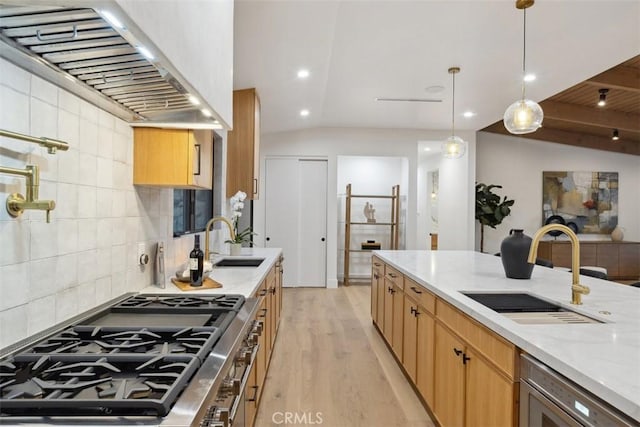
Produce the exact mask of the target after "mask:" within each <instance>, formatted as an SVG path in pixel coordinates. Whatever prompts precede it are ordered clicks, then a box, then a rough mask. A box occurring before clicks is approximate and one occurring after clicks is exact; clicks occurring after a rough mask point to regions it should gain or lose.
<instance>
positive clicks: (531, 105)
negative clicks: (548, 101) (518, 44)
mask: <svg viewBox="0 0 640 427" xmlns="http://www.w3.org/2000/svg"><path fill="white" fill-rule="evenodd" d="M533 3H534V0H516V8H517V9H522V12H523V22H524V25H523V34H524V36H523V43H522V45H523V47H522V99H519V100H517V101H516V102H514V103H513V104H511V105H510V106H509V108H507V111H505V112H504V127H505V128H507V130H508V131H509V132H511V133H513V134H517V135H519V134H524V133H531V132H535V131H536V130H537V129H538V128H539V127H540V126H542V119H543V118H544V114H543V112H542V108H540V105H538V104H537V103H536V102H534V101H532V100H530V99H526V98H525V78H524V77H525V76H526V75H527V73H526V54H527V8H528V7H531V6H533Z"/></svg>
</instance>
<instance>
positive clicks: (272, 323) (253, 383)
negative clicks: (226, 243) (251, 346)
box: [245, 258, 283, 425]
mask: <svg viewBox="0 0 640 427" xmlns="http://www.w3.org/2000/svg"><path fill="white" fill-rule="evenodd" d="M282 261H283V259H282V258H280V259H279V260H278V261H277V262H276V264H275V265H274V267H273V268H272V269H271V270H270V271H269V273H268V274H267V277H266V278H265V279H264V280H263V281H262V283H261V284H260V286H259V287H258V289H257V290H256V292H255V293H254V294H253V295H252V297H254V298H259V299H260V303H259V307H258V313H257V315H256V318H255V320H256V321H257V322H258V325H259V328H261V330H262V332H261V333H260V335H259V337H258V345H259V347H258V352H257V354H256V359H255V362H254V366H253V368H252V370H255V372H252V373H251V374H250V377H249V381H248V386H247V387H245V409H247V411H249V410H250V411H253V412H251V413H250V412H247V419H253V418H254V417H255V414H256V413H257V408H258V406H259V405H260V399H261V397H262V390H263V386H264V380H265V378H266V376H267V371H268V370H269V362H270V361H271V354H272V352H273V346H274V344H275V340H276V337H277V332H278V325H279V323H280V314H281V310H282V270H283V267H282ZM249 414H251V417H249ZM248 425H252V424H251V423H250V424H248Z"/></svg>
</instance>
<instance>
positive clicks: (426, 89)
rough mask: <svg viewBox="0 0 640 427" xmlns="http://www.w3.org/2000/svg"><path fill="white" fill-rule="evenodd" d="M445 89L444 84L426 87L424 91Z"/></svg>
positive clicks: (433, 91) (434, 91)
mask: <svg viewBox="0 0 640 427" xmlns="http://www.w3.org/2000/svg"><path fill="white" fill-rule="evenodd" d="M443 90H444V86H440V85H436V86H429V87H427V88H425V90H424V91H425V92H427V93H440V92H442V91H443Z"/></svg>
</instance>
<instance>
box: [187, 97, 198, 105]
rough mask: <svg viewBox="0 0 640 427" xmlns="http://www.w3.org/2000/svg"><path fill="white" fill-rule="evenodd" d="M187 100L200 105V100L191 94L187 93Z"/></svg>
mask: <svg viewBox="0 0 640 427" xmlns="http://www.w3.org/2000/svg"><path fill="white" fill-rule="evenodd" d="M189 102H190V103H192V104H193V105H200V100H199V99H198V98H196V97H195V96H193V95H189Z"/></svg>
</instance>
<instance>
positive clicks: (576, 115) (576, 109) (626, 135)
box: [482, 55, 640, 156]
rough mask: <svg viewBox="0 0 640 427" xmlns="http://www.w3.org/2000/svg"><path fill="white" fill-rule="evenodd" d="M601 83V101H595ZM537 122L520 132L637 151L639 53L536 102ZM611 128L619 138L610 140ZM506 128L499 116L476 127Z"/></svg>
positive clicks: (639, 150) (639, 153) (600, 147)
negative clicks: (603, 101)
mask: <svg viewBox="0 0 640 427" xmlns="http://www.w3.org/2000/svg"><path fill="white" fill-rule="evenodd" d="M600 89H607V90H608V91H607V93H606V104H605V105H604V106H602V107H599V106H598V105H597V102H598V100H599V96H600V94H599V90H600ZM540 106H541V107H542V110H543V111H544V121H543V123H542V128H540V129H538V130H537V131H536V132H534V133H531V134H528V135H522V137H524V138H531V139H542V140H545V141H551V142H557V143H560V144H568V145H575V146H580V147H587V148H594V149H598V150H606V151H615V152H619V153H626V154H635V155H637V156H640V55H638V56H636V57H634V58H632V59H630V60H628V61H625V62H623V63H622V64H619V65H617V66H615V67H612V68H610V69H608V70H606V71H604V72H602V73H599V74H598V75H596V76H594V77H592V78H590V79H587V80H585V81H583V82H580V83H578V84H577V85H575V86H572V87H570V88H569V89H566V90H563V91H562V92H560V93H558V94H557V95H553V96H551V97H549V98H547V99H545V100H544V101H542V102H541V103H540ZM614 129H617V130H618V136H619V139H618V140H617V141H613V140H612V136H613V131H614ZM482 130H483V131H487V132H493V133H501V134H505V135H506V134H508V132H507V130H506V129H505V128H504V125H503V124H502V121H497V122H495V123H493V124H492V125H490V126H488V127H486V128H484V129H482Z"/></svg>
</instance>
